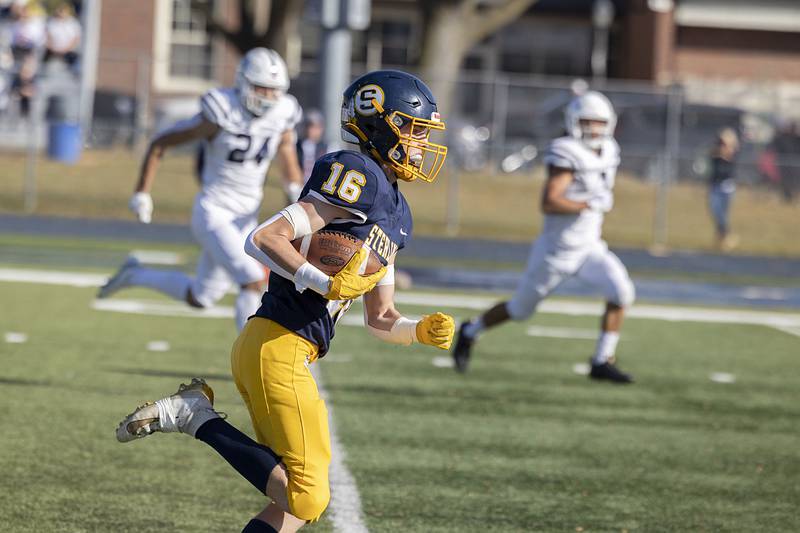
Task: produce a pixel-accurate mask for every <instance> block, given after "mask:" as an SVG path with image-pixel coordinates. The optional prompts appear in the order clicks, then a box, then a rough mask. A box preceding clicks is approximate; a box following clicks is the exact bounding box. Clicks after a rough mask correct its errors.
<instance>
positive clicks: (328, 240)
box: [292, 230, 383, 276]
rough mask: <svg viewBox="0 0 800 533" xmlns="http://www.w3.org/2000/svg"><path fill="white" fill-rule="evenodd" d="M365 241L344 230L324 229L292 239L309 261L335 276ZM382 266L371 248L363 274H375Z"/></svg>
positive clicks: (295, 246)
mask: <svg viewBox="0 0 800 533" xmlns="http://www.w3.org/2000/svg"><path fill="white" fill-rule="evenodd" d="M363 244H364V241H362V240H359V239H357V238H356V237H354V236H352V235H350V234H348V233H344V232H343V231H331V230H322V231H318V232H316V233H312V234H311V235H306V236H305V237H302V238H300V239H295V240H293V241H292V246H294V249H295V250H297V251H298V252H300V255H302V256H303V257H305V258H306V259H307V260H308V262H309V263H311V264H312V265H314V266H315V267H317V268H318V269H320V270H321V271H323V272H325V273H326V274H328V275H329V276H333V275H334V274H336V273H337V272H339V271H340V270H341V269H342V268H343V267H344V265H346V264H347V262H348V261H349V260H350V258H351V257H353V255H354V254H355V253H356V251H357V250H358V249H359V248H361V246H362V245H363ZM381 266H383V265H382V264H381V260H380V259H379V258H378V255H377V254H376V253H375V252H373V251H372V250H370V253H369V256H368V257H367V264H366V268H364V270H363V272H362V273H363V274H374V273H375V272H377V271H378V270H379V269H380V268H381Z"/></svg>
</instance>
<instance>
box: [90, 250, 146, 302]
mask: <svg viewBox="0 0 800 533" xmlns="http://www.w3.org/2000/svg"><path fill="white" fill-rule="evenodd" d="M140 266H141V263H139V260H138V259H136V258H135V257H134V256H130V257H128V259H126V260H125V262H124V263H122V266H121V267H119V270H117V273H116V274H114V275H113V276H111V277H110V278H108V281H106V284H105V285H103V286H102V287H100V290H99V291H97V297H98V298H108V297H109V296H111V295H112V294H114V293H115V292H117V291H118V290H120V289H124V288H125V287H129V286H130V284H131V283H130V282H131V276H132V275H133V272H134V270H136V269H137V268H139V267H140Z"/></svg>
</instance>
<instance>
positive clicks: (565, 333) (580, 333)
mask: <svg viewBox="0 0 800 533" xmlns="http://www.w3.org/2000/svg"><path fill="white" fill-rule="evenodd" d="M525 333H526V334H527V335H529V336H531V337H552V338H555V339H590V340H595V339H597V330H594V329H581V328H553V327H548V326H529V327H528V329H527V330H526V331H525Z"/></svg>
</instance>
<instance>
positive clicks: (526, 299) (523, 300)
mask: <svg viewBox="0 0 800 533" xmlns="http://www.w3.org/2000/svg"><path fill="white" fill-rule="evenodd" d="M540 300H541V298H540V297H539V294H538V293H535V292H532V293H527V294H515V295H514V297H513V298H511V300H509V301H508V302H506V311H507V312H508V316H509V317H510V318H511V319H512V320H525V319H526V318H528V317H529V316H531V315H532V314H533V312H534V311H535V310H536V306H537V305H539V301H540Z"/></svg>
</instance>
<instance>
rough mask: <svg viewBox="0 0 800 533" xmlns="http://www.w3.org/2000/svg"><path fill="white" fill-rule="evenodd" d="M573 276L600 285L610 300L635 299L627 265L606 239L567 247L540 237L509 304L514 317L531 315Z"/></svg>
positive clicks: (625, 302) (623, 302) (624, 301)
mask: <svg viewBox="0 0 800 533" xmlns="http://www.w3.org/2000/svg"><path fill="white" fill-rule="evenodd" d="M573 276H575V277H577V278H579V279H580V280H582V281H584V282H585V283H588V284H589V285H591V286H592V287H595V288H596V289H598V290H599V291H600V292H601V293H602V294H603V296H604V297H605V299H606V301H608V302H611V303H614V304H617V305H619V306H622V307H627V306H629V305H631V304H632V303H633V301H634V299H635V296H636V292H635V289H634V286H633V282H632V281H631V278H630V276H629V275H628V271H627V269H626V268H625V265H623V264H622V261H620V260H619V258H618V257H617V256H616V255H614V253H613V252H611V251H610V250H609V249H608V245H606V243H605V242H604V241H597V242H596V243H593V244H590V245H588V246H586V247H582V248H580V249H569V250H564V249H559V247H558V245H557V243H552V242H550V241H549V240H548V239H546V238H542V237H540V238H539V239H537V240H536V241H535V242H534V243H533V246H532V247H531V252H530V256H529V257H528V266H527V267H526V269H525V274H524V275H523V277H522V280H521V281H520V283H519V285H518V286H517V290H516V292H515V293H514V296H513V297H512V298H511V300H510V301H509V302H508V303H507V304H506V309H507V311H508V314H509V316H511V318H513V319H514V320H524V319H526V318H528V317H529V316H531V315H532V314H533V312H534V311H535V310H536V307H537V306H538V305H539V302H541V301H542V300H543V299H545V298H546V297H547V296H548V295H549V294H550V293H551V292H553V291H554V290H555V289H556V288H557V287H558V286H559V285H561V283H563V282H564V281H565V280H567V279H568V278H571V277H573Z"/></svg>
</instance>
